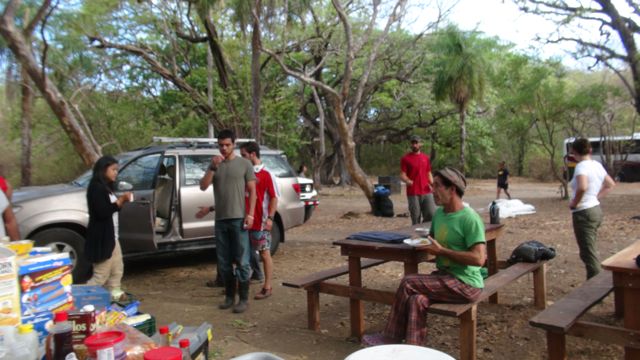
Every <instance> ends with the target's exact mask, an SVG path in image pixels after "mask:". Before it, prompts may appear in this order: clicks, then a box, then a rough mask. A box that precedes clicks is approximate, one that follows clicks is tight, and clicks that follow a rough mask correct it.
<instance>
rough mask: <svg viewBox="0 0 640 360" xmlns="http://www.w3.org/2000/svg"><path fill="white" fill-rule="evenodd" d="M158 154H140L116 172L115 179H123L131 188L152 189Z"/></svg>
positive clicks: (158, 159)
mask: <svg viewBox="0 0 640 360" xmlns="http://www.w3.org/2000/svg"><path fill="white" fill-rule="evenodd" d="M160 155H161V154H151V155H147V156H142V157H139V158H137V159H135V160H133V161H132V162H130V163H128V164H127V165H125V167H124V168H122V169H121V170H120V172H119V173H118V180H117V181H125V182H127V183H129V184H131V185H133V188H132V190H148V189H152V188H153V180H154V179H155V177H156V173H157V169H158V161H160Z"/></svg>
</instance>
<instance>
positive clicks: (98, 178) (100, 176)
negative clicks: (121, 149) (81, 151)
mask: <svg viewBox="0 0 640 360" xmlns="http://www.w3.org/2000/svg"><path fill="white" fill-rule="evenodd" d="M117 163H118V160H116V159H115V158H114V157H113V156H111V155H105V156H103V157H101V158H100V159H98V161H96V163H95V164H94V165H93V176H91V182H94V181H95V182H98V183H100V184H102V185H104V186H105V187H106V188H107V189H109V190H110V191H114V190H115V184H114V183H113V182H111V181H109V180H107V178H106V177H105V176H104V174H105V172H106V170H107V168H108V167H109V166H111V165H113V164H117Z"/></svg>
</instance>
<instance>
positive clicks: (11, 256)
mask: <svg viewBox="0 0 640 360" xmlns="http://www.w3.org/2000/svg"><path fill="white" fill-rule="evenodd" d="M19 324H20V290H19V288H18V271H17V265H16V254H15V253H14V252H13V251H11V250H9V249H7V248H4V247H0V326H2V325H10V326H16V325H19Z"/></svg>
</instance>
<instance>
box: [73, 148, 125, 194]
mask: <svg viewBox="0 0 640 360" xmlns="http://www.w3.org/2000/svg"><path fill="white" fill-rule="evenodd" d="M116 159H117V160H118V164H119V165H120V166H121V167H122V164H124V163H125V162H126V161H127V160H129V159H131V156H130V155H128V154H120V155H118V156H116ZM92 176H93V170H87V171H85V172H84V173H82V175H80V176H78V177H77V178H76V179H75V180H73V181H72V182H71V183H72V184H73V185H77V186H80V187H84V188H86V187H87V186H89V182H90V181H91V177H92Z"/></svg>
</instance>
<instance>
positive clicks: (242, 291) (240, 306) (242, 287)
mask: <svg viewBox="0 0 640 360" xmlns="http://www.w3.org/2000/svg"><path fill="white" fill-rule="evenodd" d="M238 295H239V297H240V300H239V301H238V303H237V304H236V306H234V307H233V312H234V313H236V314H240V313H243V312H245V311H246V310H247V308H248V307H249V282H248V281H247V282H241V283H238Z"/></svg>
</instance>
